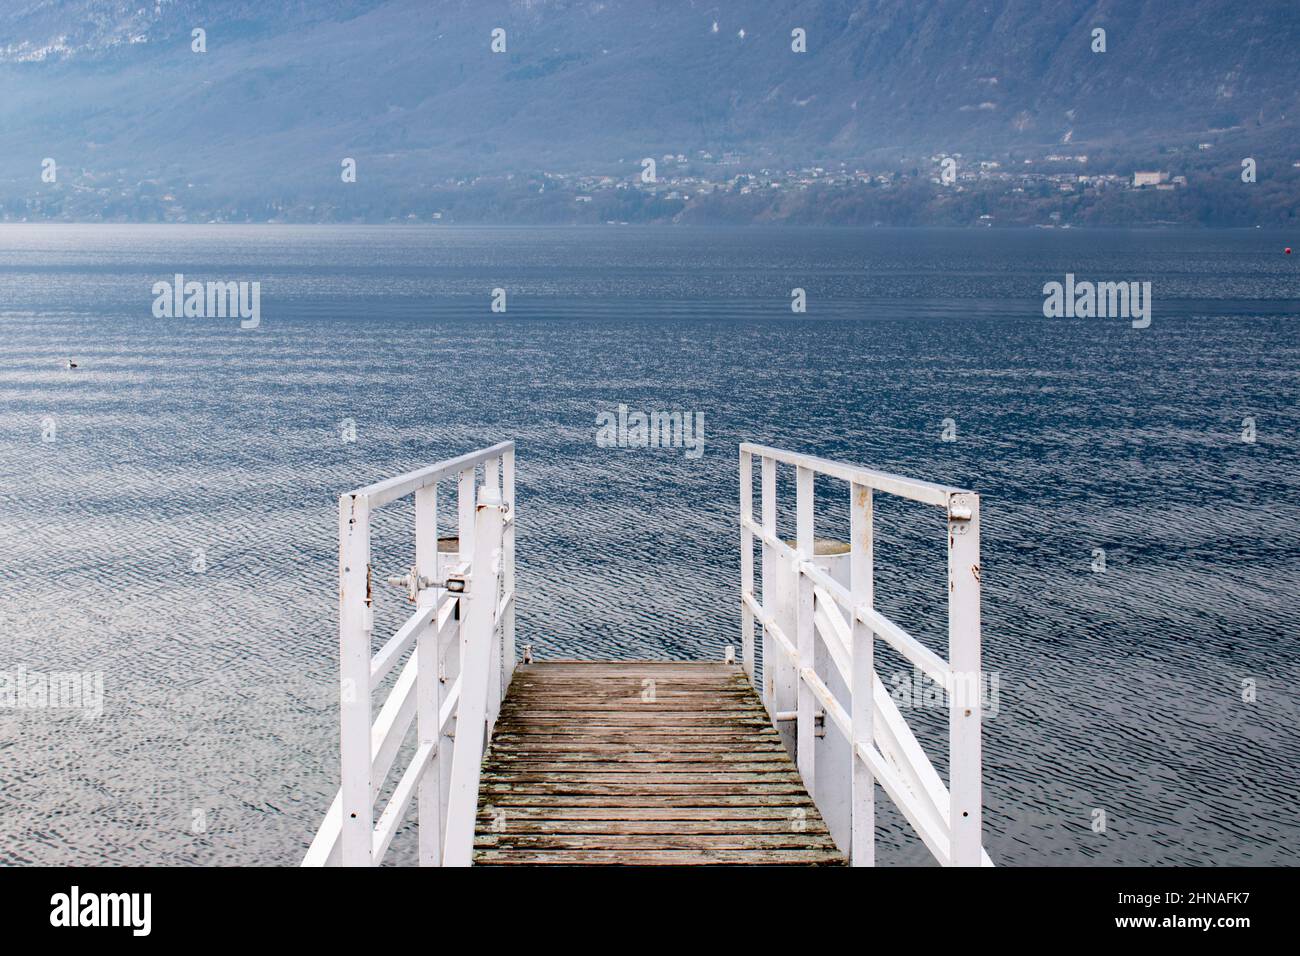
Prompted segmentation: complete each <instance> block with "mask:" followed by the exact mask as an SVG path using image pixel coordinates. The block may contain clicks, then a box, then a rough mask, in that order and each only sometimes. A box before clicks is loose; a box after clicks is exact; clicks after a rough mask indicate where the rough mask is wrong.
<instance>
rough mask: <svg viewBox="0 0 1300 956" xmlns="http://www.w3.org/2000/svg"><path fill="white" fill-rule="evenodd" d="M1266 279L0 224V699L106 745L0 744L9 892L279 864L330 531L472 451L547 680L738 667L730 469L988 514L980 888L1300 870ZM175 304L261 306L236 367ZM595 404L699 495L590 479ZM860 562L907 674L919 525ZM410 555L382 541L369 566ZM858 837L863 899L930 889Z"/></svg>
mask: <svg viewBox="0 0 1300 956" xmlns="http://www.w3.org/2000/svg"><path fill="white" fill-rule="evenodd" d="M1297 239H1300V237H1297V236H1283V235H1276V234H1269V233H1265V232H1260V231H1250V232H1227V233H1207V232H1199V233H1178V232H1138V233H1098V232H1087V233H1085V232H1059V231H1058V232H1052V231H1039V232H999V231H987V230H986V231H932V230H913V231H896V230H869V231H854V230H794V229H783V230H762V229H749V230H735V231H730V230H716V231H713V230H710V231H704V230H671V229H648V228H604V229H518V230H515V229H468V228H465V229H426V228H400V227H395V228H381V227H376V228H370V227H365V228H363V227H351V228H350V227H339V228H322V227H311V228H297V227H277V226H261V227H231V226H210V227H181V226H172V227H138V226H131V227H125V226H124V227H115V226H102V227H90V226H76V227H63V226H4V227H0V356H2V357H3V361H2V362H0V540H2V541H3V552H2V553H3V557H2V558H0V671H8V672H14V671H16V670H17V669H19V668H22V667H25V668H26V669H27V670H28V671H37V670H42V671H78V672H102V674H103V679H104V704H103V714H102V716H100V717H99V718H98V719H86V718H85V717H83V716H81V715H79V714H76V713H69V712H62V711H51V710H34V709H25V710H15V709H0V862H2V863H10V864H31V863H45V864H55V863H87V864H108V863H143V864H194V863H198V864H217V863H248V864H282V865H284V864H295V863H297V862H298V861H299V860H300V858H301V855H302V852H303V851H304V850H305V848H306V846H307V844H308V842H309V841H310V839H311V837H312V835H313V833H314V832H315V829H316V827H317V825H318V824H319V821H320V818H321V815H322V814H323V812H324V810H325V808H326V806H327V805H328V803H329V800H330V797H331V795H332V792H333V790H334V788H335V787H336V786H337V781H338V769H337V741H336V732H337V700H336V694H337V691H336V683H335V680H336V667H337V664H336V643H335V642H336V631H335V626H336V625H335V611H336V598H335V577H334V575H335V559H336V534H337V526H336V517H335V515H336V512H335V508H336V500H337V496H338V494H339V493H340V492H342V491H345V490H347V489H350V488H353V487H356V486H359V485H362V484H365V483H368V482H370V481H372V480H375V479H378V478H380V477H384V476H388V475H391V474H394V473H397V472H399V471H403V470H406V469H410V468H413V467H416V466H418V465H421V464H425V463H429V462H432V461H435V460H438V459H440V458H443V457H447V456H451V455H454V454H458V453H461V452H464V451H467V450H470V449H473V448H476V447H479V446H482V445H485V444H488V443H491V442H495V441H499V440H502V439H514V440H516V441H517V442H518V461H519V479H518V480H519V498H520V504H519V521H520V525H519V595H520V596H519V602H518V613H519V633H520V641H521V642H529V643H532V644H533V645H534V647H535V648H536V653H537V654H538V656H539V657H541V658H547V657H563V656H568V657H616V658H635V657H640V658H664V659H669V658H683V659H689V658H705V659H719V658H720V657H721V655H722V653H723V647H724V646H725V645H726V644H728V643H730V642H734V641H736V640H737V639H738V612H737V603H738V602H737V589H738V580H739V578H738V557H737V549H736V544H737V533H736V510H737V506H736V500H735V499H736V445H737V443H738V442H740V441H742V440H756V441H762V442H766V443H770V444H775V445H780V446H784V447H788V448H792V449H797V450H802V451H808V452H814V453H818V454H822V455H826V456H828V457H832V458H839V459H846V460H851V461H855V462H859V463H862V464H867V465H870V466H874V467H877V468H883V469H885V470H889V471H896V472H900V473H903V474H906V475H911V476H915V477H919V478H925V479H930V480H934V481H940V482H944V483H948V484H953V485H965V486H968V487H971V488H973V489H975V490H977V491H979V492H981V494H982V496H983V525H984V528H983V534H984V537H983V545H984V551H983V581H984V600H985V606H984V607H985V610H984V662H985V667H986V668H987V669H988V670H989V671H993V672H996V673H997V674H998V677H999V685H998V699H997V701H996V704H997V713H996V716H994V717H993V718H992V719H991V720H989V721H988V722H987V724H986V729H985V774H984V775H985V786H986V805H987V813H986V836H987V845H988V849H989V852H990V854H991V855H992V857H993V858H994V860H995V861H997V862H999V863H1005V864H1009V865H1017V864H1019V865H1025V864H1138V863H1173V864H1210V863H1219V864H1223V863H1235V864H1242V863H1265V864H1267V863H1274V864H1280V863H1287V864H1295V863H1297V862H1300V822H1298V821H1297V817H1296V814H1295V809H1294V801H1295V795H1296V793H1297V791H1298V790H1300V771H1297V767H1300V742H1298V739H1297V731H1296V728H1297V726H1300V696H1298V694H1297V686H1298V680H1300V664H1298V663H1297V661H1298V659H1300V655H1298V654H1297V612H1296V594H1297V591H1298V590H1300V545H1297V540H1298V539H1297V535H1296V515H1297V513H1300V488H1298V486H1300V478H1298V475H1300V438H1298V436H1300V427H1298V426H1300V413H1298V411H1297V409H1298V408H1300V405H1298V400H1300V371H1298V370H1300V336H1298V335H1297V320H1298V319H1300V256H1295V257H1286V256H1284V255H1283V254H1282V248H1283V246H1286V245H1293V246H1294V245H1297V244H1300V243H1297ZM177 272H181V273H184V274H186V276H187V277H189V278H193V279H199V280H208V279H220V280H256V281H259V282H260V283H261V289H262V303H261V308H262V316H261V326H260V328H258V329H256V330H252V331H241V330H240V329H239V327H238V322H237V321H235V320H231V319H157V318H154V316H153V314H152V312H151V304H152V301H153V295H152V293H151V288H152V286H153V284H154V283H155V282H157V281H160V280H168V281H170V279H171V277H172V275H173V274H174V273H177ZM1066 273H1075V274H1076V275H1077V276H1078V277H1079V278H1080V279H1095V280H1126V281H1129V280H1134V281H1142V280H1147V281H1151V282H1152V284H1153V296H1154V316H1153V321H1152V324H1151V326H1150V328H1148V329H1143V330H1135V329H1132V328H1130V327H1129V323H1128V322H1126V321H1122V320H1102V319H1079V320H1063V319H1050V320H1049V319H1045V318H1044V317H1043V315H1042V292H1041V290H1042V286H1043V283H1044V282H1046V281H1050V280H1057V281H1062V280H1063V279H1064V277H1065V274H1066ZM796 287H798V288H803V289H805V290H806V292H807V296H808V312H807V314H806V315H794V314H792V313H791V309H790V294H791V289H793V288H796ZM493 288H504V289H506V290H507V296H508V298H507V303H508V311H507V312H506V313H505V314H493V313H492V312H491V311H490V309H489V304H490V299H491V292H492V289H493ZM68 357H72V358H73V359H75V361H76V362H77V363H78V364H79V367H78V368H77V369H75V370H69V369H66V368H65V367H64V362H65V360H66V359H67V358H68ZM620 403H622V404H627V405H628V406H630V407H631V408H632V409H640V410H644V411H651V410H683V411H692V412H701V413H703V415H704V420H705V439H706V445H705V451H704V454H703V456H702V457H700V458H698V459H693V458H688V457H687V456H686V455H685V454H683V451H682V449H654V450H643V449H618V448H602V447H599V446H598V445H597V443H596V440H595V436H596V417H597V415H599V414H600V413H601V412H602V411H607V410H612V409H615V408H616V407H617V406H618V405H619V404H620ZM1248 418H1249V419H1253V420H1254V428H1255V440H1254V441H1253V442H1248V441H1244V440H1243V431H1244V430H1245V429H1246V428H1247V425H1246V424H1244V422H1245V420H1246V419H1248ZM345 419H351V420H352V421H354V422H355V426H356V441H355V442H344V441H343V440H341V430H340V429H341V426H340V423H341V422H343V421H344V420H345ZM945 419H952V421H953V423H954V425H955V428H956V441H951V442H948V441H943V440H942V432H943V429H944V420H945ZM51 420H52V421H51ZM51 424H53V426H54V430H53V432H52V434H51V433H50V430H49V426H50V425H51ZM43 434H44V437H53V439H54V440H52V441H44V440H42V438H43ZM827 490H828V491H829V490H831V488H830V486H827ZM820 491H821V488H820V487H819V493H820ZM841 504H842V502H838V501H837V502H833V503H832V506H830V507H828V508H827V510H826V521H827V524H826V530H827V531H828V532H829V533H832V534H834V533H836V530H837V528H839V529H842V527H843V508H842V507H840V505H841ZM448 510H450V509H448ZM791 510H792V509H791ZM786 519H789V524H790V526H791V527H792V520H793V514H792V513H791V514H789V515H783V516H782V520H783V528H782V530H783V531H784V530H785V527H784V525H785V523H786ZM879 534H880V536H881V537H880V544H879V552H878V557H877V573H878V576H879V583H878V585H877V600H878V603H879V604H880V605H881V606H882V608H883V609H884V610H885V612H886V613H887V614H889V615H890V616H891V617H893V618H895V619H896V620H898V621H899V622H900V623H901V624H903V625H904V626H905V627H908V628H909V629H910V630H911V631H912V632H913V633H914V634H916V635H917V636H918V637H920V638H922V639H923V640H924V641H926V642H927V643H929V644H930V646H931V647H934V648H936V649H937V650H939V651H941V652H942V651H943V650H944V649H945V631H944V620H945V618H944V614H945V607H944V588H943V581H944V578H943V574H944V572H943V556H944V547H943V532H942V516H941V515H939V514H938V513H934V514H931V513H930V511H929V510H928V509H925V508H924V507H923V506H919V505H918V506H913V507H888V506H883V505H882V506H881V507H880V514H879ZM1096 549H1103V550H1104V552H1105V571H1104V573H1098V572H1096V571H1094V570H1093V565H1094V563H1095V560H1096V559H1095V557H1094V554H1095V550H1096ZM410 551H411V537H410V515H409V511H401V510H398V511H395V512H394V513H393V514H391V515H385V516H384V519H383V520H381V522H380V523H379V526H378V530H377V532H376V548H375V562H376V565H377V570H378V572H379V573H380V574H393V573H401V571H402V570H403V569H404V568H405V567H406V565H408V564H409V563H410ZM200 553H201V556H202V564H201V567H202V570H201V571H196V570H194V569H195V567H196V566H197V565H196V558H197V557H198V555H199V554H200ZM404 614H405V608H404V604H403V599H402V596H401V595H400V594H399V593H398V592H397V591H396V590H395V589H392V590H389V591H384V592H381V596H380V600H379V608H378V612H377V616H376V624H377V633H378V634H386V633H388V632H390V631H391V629H393V628H395V627H396V626H397V624H398V623H400V621H401V619H402V617H403V616H404ZM878 666H879V668H880V670H881V672H882V677H886V678H887V679H888V678H889V677H890V676H891V675H893V674H895V673H898V672H902V671H903V670H904V668H903V667H902V665H901V663H900V662H898V661H897V660H891V659H889V658H888V657H887V655H885V654H884V653H883V650H882V652H881V658H880V661H879V664H878ZM1250 688H1253V691H1254V695H1253V696H1254V699H1253V701H1246V700H1244V699H1243V695H1245V696H1247V697H1249V696H1251V694H1250V693H1249V692H1248V691H1249V689H1250ZM915 716H916V717H917V719H918V721H919V723H920V724H921V725H922V726H923V727H924V728H925V742H927V743H929V744H931V751H932V752H934V753H936V754H937V755H941V754H942V744H941V741H942V736H941V729H942V714H940V713H937V712H933V711H928V712H923V713H920V714H917V715H915ZM938 762H939V763H940V764H941V765H942V762H943V761H942V759H941V756H940V758H939V760H938ZM878 802H879V803H880V804H881V805H882V806H883V805H884V804H886V803H887V802H888V801H887V798H885V797H884V796H883V794H882V795H880V796H879V798H878ZM1101 813H1104V822H1105V827H1104V830H1103V832H1095V831H1094V826H1095V825H1097V824H1098V823H1100V822H1101V816H1100V814H1101ZM880 816H881V826H882V831H881V834H880V840H879V842H880V845H881V849H880V851H879V856H880V859H881V862H882V863H912V862H921V861H923V860H924V859H926V855H925V853H924V851H923V850H920V849H919V848H918V845H917V843H916V842H915V841H914V840H913V839H912V838H911V837H910V836H908V835H907V833H906V831H905V828H904V826H903V824H902V823H901V820H900V818H899V816H898V815H897V814H896V813H890V812H886V811H885V810H883V809H882V811H881V814H880ZM196 830H198V831H199V832H195V831H196ZM412 857H413V848H412V840H411V838H410V833H409V828H408V831H407V832H406V833H405V834H403V835H401V836H399V838H398V842H397V843H396V844H395V845H394V851H393V856H392V858H393V859H394V861H395V862H410V861H411V859H412Z"/></svg>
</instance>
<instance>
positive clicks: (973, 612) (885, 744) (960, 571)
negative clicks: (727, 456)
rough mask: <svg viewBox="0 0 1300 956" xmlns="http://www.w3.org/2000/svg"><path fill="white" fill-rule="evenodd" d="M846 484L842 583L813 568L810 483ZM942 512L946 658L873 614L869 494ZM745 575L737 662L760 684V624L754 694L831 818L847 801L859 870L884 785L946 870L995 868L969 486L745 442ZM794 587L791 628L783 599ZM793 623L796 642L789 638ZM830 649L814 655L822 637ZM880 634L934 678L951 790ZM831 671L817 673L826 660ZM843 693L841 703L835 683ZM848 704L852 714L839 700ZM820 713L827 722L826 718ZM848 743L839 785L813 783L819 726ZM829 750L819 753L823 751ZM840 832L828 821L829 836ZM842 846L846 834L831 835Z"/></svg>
mask: <svg viewBox="0 0 1300 956" xmlns="http://www.w3.org/2000/svg"><path fill="white" fill-rule="evenodd" d="M754 459H758V461H759V462H760V467H761V473H762V477H761V482H762V485H761V495H762V498H761V500H762V514H761V522H757V521H755V520H754V515H753V463H754ZM778 463H780V464H784V465H789V466H793V467H794V469H795V477H796V483H795V489H796V505H795V507H796V537H795V546H794V547H793V548H791V547H790V546H789V545H787V544H786V543H785V542H784V541H782V540H781V539H780V538H779V537H778V536H777V532H776V467H777V464H778ZM817 474H822V475H829V476H830V477H832V478H836V479H840V480H842V481H844V482H846V483H847V484H848V485H849V488H848V491H849V515H850V518H849V536H850V542H849V558H848V565H849V567H848V584H847V585H845V584H844V583H841V581H838V580H836V579H835V578H834V577H833V576H832V575H831V574H830V573H828V571H827V570H826V569H825V567H823V566H819V565H818V563H817V562H816V561H815V560H814V559H815V558H816V551H815V542H816V536H815V528H814V521H813V478H814V476H815V475H817ZM877 491H879V492H882V493H887V494H892V495H898V496H901V497H903V498H908V499H911V500H913V501H917V502H921V503H923V504H928V505H937V506H939V507H941V508H943V509H944V510H945V512H946V513H947V516H948V659H947V660H944V659H943V658H941V657H940V656H939V655H937V654H935V653H934V652H933V651H931V650H930V649H929V648H927V647H925V646H924V645H923V644H921V642H920V641H918V640H917V639H916V638H914V637H913V636H912V635H910V634H909V633H907V631H905V630H904V629H903V628H901V627H899V626H898V625H897V624H895V623H894V622H893V621H891V620H889V619H888V618H886V617H885V616H884V615H883V614H881V613H880V612H879V611H877V610H876V609H875V606H874V595H873V561H874V558H873V544H872V535H873V529H872V522H873V493H874V492H877ZM740 529H741V530H740V548H741V554H740V574H741V641H742V647H743V651H742V655H743V665H744V668H745V671H746V673H747V674H748V675H749V679H750V681H751V682H753V681H754V623H755V621H757V622H758V623H759V624H760V625H762V628H763V638H764V642H763V654H764V656H763V686H762V687H761V688H756V689H758V690H759V693H760V694H761V696H762V698H763V702H764V704H765V706H766V707H767V710H768V713H769V714H770V715H771V717H772V720H773V722H774V723H776V724H777V726H778V727H779V726H780V725H781V723H783V722H789V721H794V722H795V724H796V731H795V735H794V736H795V740H794V742H793V744H794V750H795V755H796V763H797V765H798V769H799V773H800V775H801V776H802V778H803V781H804V785H805V786H806V787H807V788H808V792H809V793H810V794H811V795H812V798H813V800H814V802H815V803H816V804H817V805H818V808H819V809H820V810H821V811H822V813H823V815H824V816H828V820H827V822H828V823H831V822H832V821H831V819H829V816H830V814H829V813H828V811H830V810H831V809H832V808H833V807H835V806H837V805H840V804H847V806H846V808H845V810H846V812H845V814H844V815H845V816H846V817H847V839H846V840H844V841H842V842H846V843H847V844H848V848H849V853H850V860H851V862H852V863H853V865H855V866H871V865H873V863H874V862H875V789H874V784H875V783H879V784H880V785H881V788H882V789H883V790H884V791H885V793H887V794H888V795H889V797H890V799H891V800H893V802H894V803H895V804H896V805H897V806H898V808H899V809H900V810H901V811H902V813H903V815H904V817H906V819H907V821H908V823H909V824H910V825H911V826H912V828H913V829H914V830H915V831H916V832H917V834H918V835H919V836H920V838H921V840H922V841H923V842H924V844H925V846H926V847H927V848H928V849H929V851H930V852H931V854H933V856H934V857H935V858H936V859H937V860H938V861H939V862H940V863H941V864H943V865H945V866H946V865H956V866H980V865H985V866H991V865H992V863H991V861H990V860H989V858H988V854H986V853H985V852H984V849H983V843H982V823H981V820H982V798H981V756H980V714H981V699H980V690H981V686H982V675H981V672H980V565H979V541H980V509H979V496H978V495H977V494H975V493H973V492H970V491H963V490H960V489H955V488H947V487H944V486H942V485H936V484H932V483H930V482H925V481H914V480H912V479H909V478H901V477H898V476H896V475H889V474H885V473H883V472H878V471H871V470H869V469H866V468H858V467H855V466H852V465H845V464H841V463H838V462H833V461H829V460H827V459H824V458H816V457H813V456H811V455H802V454H796V453H792V452H788V451H781V450H779V449H775V448H769V447H766V446H762V445H753V444H748V443H746V444H742V445H741V446H740ZM755 539H758V541H759V542H760V543H761V546H762V547H761V555H762V568H761V574H762V576H761V584H762V603H760V602H759V600H758V599H757V598H756V597H755V592H754V541H755ZM787 586H792V587H793V593H792V595H791V597H792V601H791V603H792V605H793V607H792V609H791V610H792V612H793V613H790V614H785V615H784V619H785V625H786V626H785V627H783V626H782V623H781V622H780V621H778V620H777V617H778V609H777V608H776V606H775V604H776V601H775V598H776V597H777V596H778V595H779V594H780V593H781V588H782V587H787ZM791 624H792V626H793V630H794V633H793V634H790V633H787V628H788V627H790V626H791ZM819 638H820V641H821V642H822V645H821V646H822V647H824V652H821V653H819V647H818V644H817V641H818V639H819ZM876 638H880V639H881V640H883V641H885V642H886V643H887V644H889V646H890V647H892V648H893V649H894V650H895V651H897V652H898V653H899V654H901V655H902V656H903V657H904V658H906V659H907V660H908V661H910V662H911V663H912V664H913V665H914V666H915V667H917V668H918V669H919V670H920V671H921V672H922V673H924V674H925V675H926V676H927V677H929V678H930V679H931V680H934V681H935V682H936V683H938V684H939V685H940V686H941V687H942V688H943V689H944V690H945V692H946V694H947V699H948V715H949V719H948V752H949V761H948V768H949V773H948V778H949V785H948V786H945V785H944V783H943V781H942V780H941V779H940V777H939V774H938V773H937V772H936V771H935V769H934V767H933V765H932V764H931V763H930V761H929V759H928V758H927V757H926V755H925V752H924V750H923V749H922V748H921V745H920V743H919V742H918V741H917V739H916V736H915V734H913V733H912V730H911V728H910V727H908V725H907V721H906V720H904V718H903V716H902V714H901V713H900V712H899V710H898V707H897V706H896V705H895V703H894V701H893V699H892V698H891V697H890V695H889V694H888V692H887V691H886V690H885V687H884V684H883V683H882V682H881V680H880V678H879V677H878V676H877V675H876V673H875V667H874V650H875V648H874V642H875V639H876ZM819 659H821V660H822V661H824V662H826V663H824V664H823V666H822V667H821V668H820V670H819V667H818V663H817V662H818V660H819ZM831 683H834V684H836V685H837V686H840V687H841V688H842V689H843V692H842V693H841V694H839V695H837V694H836V693H835V692H834V691H833V690H832V689H831V687H830V686H829V684H831ZM843 698H847V700H848V706H845V704H844V703H842V699H843ZM819 711H820V713H819ZM819 717H821V718H822V721H823V723H824V724H825V725H830V724H833V725H834V726H835V728H836V729H837V731H838V732H839V733H840V734H842V735H843V737H844V739H845V740H846V741H847V751H846V754H847V756H846V759H845V761H844V763H843V765H842V766H837V770H840V771H842V772H837V773H836V774H835V775H834V776H831V777H829V778H828V777H827V775H825V774H818V772H817V771H818V768H817V766H816V763H815V761H816V759H817V756H816V755H817V752H818V749H819V748H818V745H817V738H818V733H819V731H818V718H819ZM822 751H823V753H826V750H825V748H824V747H823V748H822ZM834 831H835V827H834V826H832V832H834ZM837 839H838V838H837Z"/></svg>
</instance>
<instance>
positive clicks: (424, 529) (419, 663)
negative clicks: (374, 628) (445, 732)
mask: <svg viewBox="0 0 1300 956" xmlns="http://www.w3.org/2000/svg"><path fill="white" fill-rule="evenodd" d="M415 572H416V574H418V575H419V576H420V577H423V578H427V579H429V580H431V581H432V580H437V577H438V483H437V482H436V481H435V482H433V483H431V484H429V485H426V486H425V487H423V488H420V489H419V490H417V491H416V492H415ZM444 593H445V592H444V591H443V590H442V589H440V588H423V589H421V590H420V592H419V595H420V596H419V600H418V606H419V607H434V608H436V607H437V606H438V601H439V600H440V599H441V597H442V596H443V594H444ZM438 646H439V641H438V619H437V616H436V615H435V617H434V619H433V621H432V622H430V624H429V626H428V627H426V628H424V629H423V630H422V631H421V632H420V633H419V634H418V635H417V636H416V645H415V653H416V668H417V670H416V676H415V680H416V687H415V696H416V707H415V719H416V722H417V733H418V734H419V746H421V747H423V746H425V745H426V744H430V745H433V746H434V747H435V748H436V747H438V746H439V745H440V744H439V738H440V736H441V720H440V714H441V712H442V681H441V680H439V679H438V677H439V671H440V668H439V654H438ZM417 801H418V809H419V821H420V826H419V840H420V865H421V866H439V865H441V863H442V780H441V763H440V761H439V759H438V755H437V754H436V753H435V754H434V757H433V759H432V760H430V761H429V767H428V769H427V770H425V772H424V774H423V776H421V777H420V786H419V790H418V795H417Z"/></svg>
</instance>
